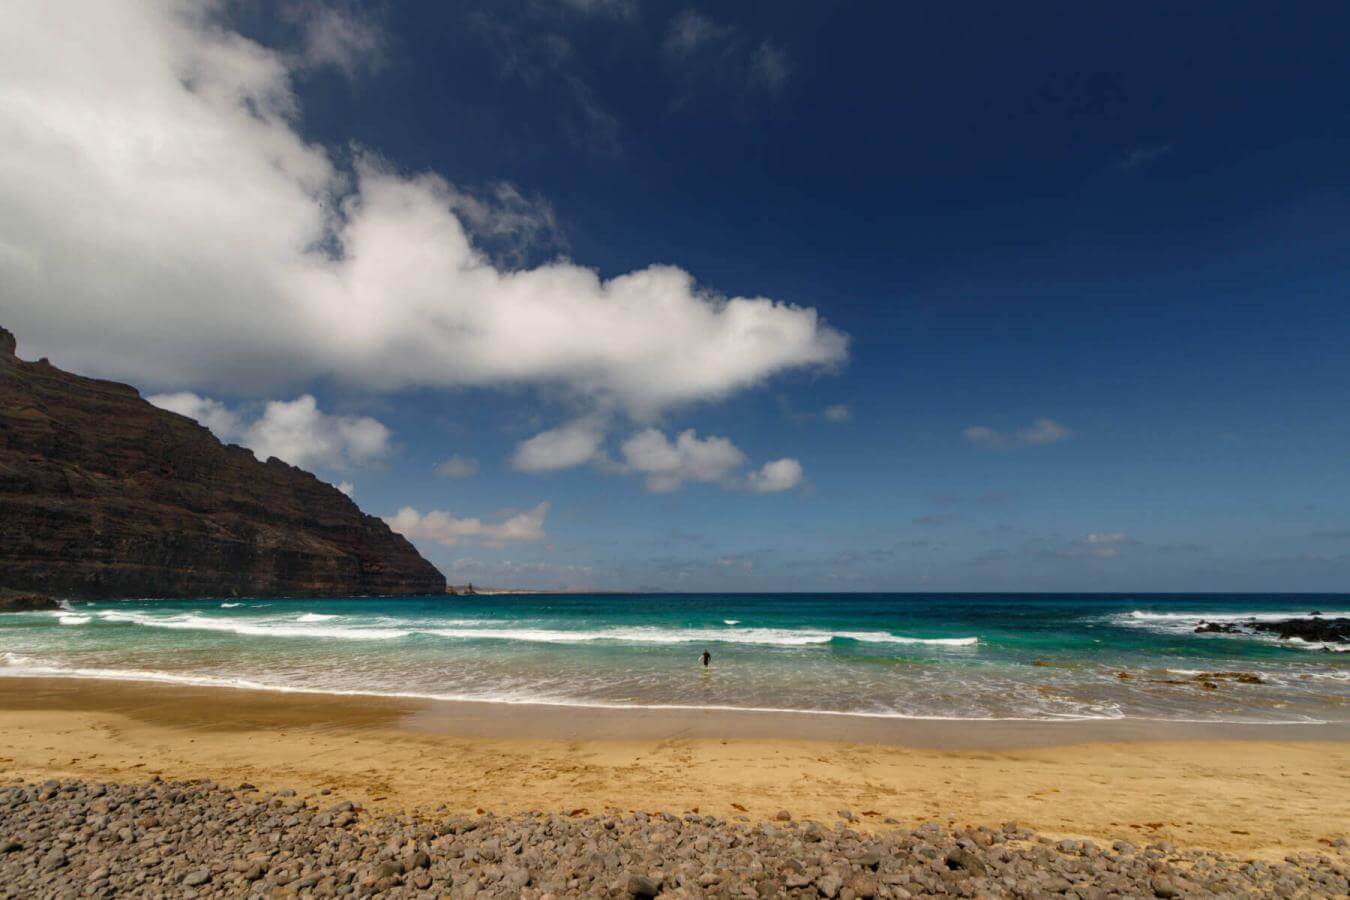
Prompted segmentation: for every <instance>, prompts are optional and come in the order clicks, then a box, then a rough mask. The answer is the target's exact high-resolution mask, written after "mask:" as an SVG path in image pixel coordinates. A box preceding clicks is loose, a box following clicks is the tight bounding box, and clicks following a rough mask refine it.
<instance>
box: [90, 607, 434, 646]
mask: <svg viewBox="0 0 1350 900" xmlns="http://www.w3.org/2000/svg"><path fill="white" fill-rule="evenodd" d="M98 617H99V619H101V620H103V621H105V622H120V623H124V624H132V625H141V626H143V627H146V628H168V629H171V630H175V631H220V632H225V633H228V634H238V635H247V636H250V637H321V638H345V639H347V640H363V641H364V640H394V639H396V638H401V637H407V636H408V635H409V634H412V632H411V631H410V630H408V629H406V628H343V627H325V626H321V625H320V626H315V625H312V624H308V623H301V622H300V621H299V620H296V619H236V618H229V619H224V618H221V619H213V618H211V617H209V616H200V615H195V614H193V613H184V614H181V615H173V616H156V615H149V614H146V613H128V612H117V611H113V610H107V611H104V612H100V613H99V614H98Z"/></svg>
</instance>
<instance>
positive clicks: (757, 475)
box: [746, 457, 803, 494]
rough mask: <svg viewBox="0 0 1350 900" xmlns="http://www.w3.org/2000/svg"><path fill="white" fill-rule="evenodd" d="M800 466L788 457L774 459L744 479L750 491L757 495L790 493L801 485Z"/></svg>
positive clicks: (801, 473) (801, 474)
mask: <svg viewBox="0 0 1350 900" xmlns="http://www.w3.org/2000/svg"><path fill="white" fill-rule="evenodd" d="M802 477H803V472H802V464H801V463H799V462H797V460H795V459H792V458H790V457H784V458H783V459H776V460H774V461H773V462H767V463H765V464H764V465H762V466H760V467H759V469H758V470H756V471H754V472H751V473H750V475H749V477H748V478H747V479H746V483H747V484H748V485H749V487H750V490H752V491H754V492H755V493H757V494H776V493H779V492H780V491H790V490H792V489H793V488H795V487H797V485H799V484H801V483H802Z"/></svg>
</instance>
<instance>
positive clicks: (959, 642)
mask: <svg viewBox="0 0 1350 900" xmlns="http://www.w3.org/2000/svg"><path fill="white" fill-rule="evenodd" d="M95 621H97V622H102V623H109V624H128V625H138V626H141V627H143V628H167V629H172V630H177V631H216V632H225V633H232V634H238V635H246V636H249V637H298V638H330V639H340V640H354V641H375V640H397V639H399V638H406V637H409V636H412V635H426V636H431V637H439V638H445V639H449V640H479V641H482V640H492V641H520V642H526V643H545V644H577V643H591V642H596V641H609V642H614V643H621V644H696V643H707V644H714V643H721V644H758V645H763V646H781V647H804V646H810V645H815V644H821V645H823V644H830V643H834V642H846V641H857V642H859V643H865V644H896V645H911V646H928V647H974V646H976V645H978V644H979V642H980V641H979V638H978V637H950V638H947V637H943V638H929V637H909V636H906V635H898V634H891V633H890V632H886V631H826V630H817V629H805V628H802V629H797V628H741V629H737V630H735V631H726V630H723V629H718V628H660V627H656V626H633V627H608V628H597V629H594V630H589V631H584V630H579V629H557V628H540V627H528V626H519V627H511V628H503V627H494V625H493V624H492V623H491V622H489V621H486V620H465V621H458V622H456V621H450V622H435V623H431V622H425V623H423V622H412V621H407V620H403V621H400V622H399V623H398V624H397V625H393V624H387V623H388V622H391V621H393V620H387V619H386V620H378V619H377V620H375V621H370V622H366V623H362V622H360V621H355V620H350V619H348V618H346V617H343V616H338V615H325V614H322V613H304V614H303V615H300V616H297V617H293V618H277V617H272V618H236V617H230V618H226V617H219V618H217V617H213V616H204V615H199V614H196V613H182V614H177V615H153V614H149V613H137V612H122V611H120V610H105V611H102V612H98V613H95V614H94V615H93V616H77V615H67V616H64V617H63V618H62V622H63V624H70V625H88V624H91V623H93V622H95Z"/></svg>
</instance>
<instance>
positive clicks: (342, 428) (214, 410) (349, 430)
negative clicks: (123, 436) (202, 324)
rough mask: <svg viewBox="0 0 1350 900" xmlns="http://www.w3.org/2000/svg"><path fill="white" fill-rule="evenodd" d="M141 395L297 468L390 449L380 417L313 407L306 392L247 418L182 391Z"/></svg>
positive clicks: (355, 460) (357, 461)
mask: <svg viewBox="0 0 1350 900" xmlns="http://www.w3.org/2000/svg"><path fill="white" fill-rule="evenodd" d="M145 399H146V400H148V401H150V402H151V403H153V404H154V405H155V406H158V407H159V408H160V409H167V410H169V411H170V412H176V413H179V414H180V415H184V416H187V417H188V418H190V419H195V420H197V421H198V422H199V423H201V424H202V425H205V426H206V427H207V428H209V429H211V431H212V433H214V434H215V436H216V437H218V438H220V440H222V441H227V442H233V443H238V444H241V445H242V446H244V447H247V448H248V449H250V450H252V451H253V453H254V455H255V456H257V457H258V458H259V459H262V460H266V459H267V458H268V457H271V456H275V457H276V458H277V459H280V460H284V461H285V462H288V463H290V464H291V465H293V466H299V467H301V468H309V467H312V466H328V467H331V468H335V469H345V468H347V467H348V466H351V465H358V466H360V465H369V464H371V463H374V462H378V461H379V460H381V459H383V458H384V457H385V456H387V455H388V454H389V453H390V451H391V450H392V449H393V448H392V445H391V443H390V432H389V429H388V428H386V427H385V426H384V425H383V424H382V423H381V422H379V421H377V420H375V419H372V418H370V417H368V416H334V415H330V414H328V413H325V412H323V411H322V410H321V409H319V404H318V401H316V400H315V399H314V397H313V396H312V395H310V394H304V395H302V396H300V397H297V398H296V399H294V400H272V401H270V402H269V403H268V404H267V405H266V406H265V407H264V408H263V413H262V415H261V416H259V417H258V418H257V419H254V420H253V421H252V422H248V421H247V420H246V418H245V417H244V415H243V414H241V413H240V412H238V411H237V410H231V409H229V408H228V407H227V406H226V405H225V404H223V403H221V402H220V401H219V400H212V399H211V398H209V397H201V396H198V395H197V394H193V393H190V392H187V391H183V392H180V393H176V394H153V395H151V396H149V397H146V398H145Z"/></svg>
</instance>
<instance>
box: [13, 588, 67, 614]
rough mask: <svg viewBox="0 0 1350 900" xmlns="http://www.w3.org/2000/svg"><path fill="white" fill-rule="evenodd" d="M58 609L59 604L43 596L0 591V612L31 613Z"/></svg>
mask: <svg viewBox="0 0 1350 900" xmlns="http://www.w3.org/2000/svg"><path fill="white" fill-rule="evenodd" d="M60 608H61V604H60V603H58V602H57V601H55V600H53V599H52V598H51V597H48V596H47V595H45V594H22V593H17V592H11V591H5V590H0V612H33V611H35V610H42V609H60Z"/></svg>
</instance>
